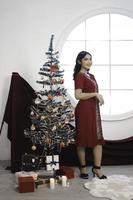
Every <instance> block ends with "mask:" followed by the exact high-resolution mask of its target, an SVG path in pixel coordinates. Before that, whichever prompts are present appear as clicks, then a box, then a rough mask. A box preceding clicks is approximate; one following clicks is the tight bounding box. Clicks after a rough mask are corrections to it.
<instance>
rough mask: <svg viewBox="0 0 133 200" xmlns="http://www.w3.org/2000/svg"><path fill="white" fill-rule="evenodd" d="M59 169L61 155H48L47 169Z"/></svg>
mask: <svg viewBox="0 0 133 200" xmlns="http://www.w3.org/2000/svg"><path fill="white" fill-rule="evenodd" d="M57 169H59V155H51V156H46V170H57Z"/></svg>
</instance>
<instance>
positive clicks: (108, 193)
mask: <svg viewBox="0 0 133 200" xmlns="http://www.w3.org/2000/svg"><path fill="white" fill-rule="evenodd" d="M84 187H85V188H86V189H88V190H89V192H90V194H91V195H93V196H95V197H104V198H107V199H111V200H133V177H127V176H124V175H111V176H108V178H107V179H101V180H100V179H98V178H93V179H92V180H91V181H88V182H86V183H85V184H84Z"/></svg>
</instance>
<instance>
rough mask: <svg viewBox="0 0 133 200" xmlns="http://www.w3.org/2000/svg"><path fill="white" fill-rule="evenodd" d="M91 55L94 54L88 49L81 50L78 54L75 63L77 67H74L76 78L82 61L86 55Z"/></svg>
mask: <svg viewBox="0 0 133 200" xmlns="http://www.w3.org/2000/svg"><path fill="white" fill-rule="evenodd" d="M87 54H88V55H90V56H92V55H91V54H90V53H89V52H87V51H81V52H80V53H79V54H78V55H77V58H76V64H75V67H74V73H73V79H74V78H75V76H76V74H77V73H78V72H79V71H80V69H81V63H80V62H81V61H82V59H83V58H84V57H85V56H86V55H87Z"/></svg>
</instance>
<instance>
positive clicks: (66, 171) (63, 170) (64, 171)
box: [57, 166, 75, 179]
mask: <svg viewBox="0 0 133 200" xmlns="http://www.w3.org/2000/svg"><path fill="white" fill-rule="evenodd" d="M57 173H58V175H66V176H67V178H68V179H71V178H74V177H75V171H74V169H73V168H72V167H68V166H60V169H59V170H58V172H57Z"/></svg>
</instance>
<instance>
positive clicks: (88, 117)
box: [74, 72, 105, 147]
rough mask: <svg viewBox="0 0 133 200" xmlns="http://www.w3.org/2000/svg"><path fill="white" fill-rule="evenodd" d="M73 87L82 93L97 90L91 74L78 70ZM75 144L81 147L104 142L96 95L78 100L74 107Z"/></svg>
mask: <svg viewBox="0 0 133 200" xmlns="http://www.w3.org/2000/svg"><path fill="white" fill-rule="evenodd" d="M74 81H75V89H82V92H84V93H93V92H97V91H98V85H97V82H96V80H95V77H94V76H93V75H92V74H88V75H87V74H84V73H81V72H79V73H78V74H77V75H76V77H75V80H74ZM75 123H76V144H77V145H78V146H81V147H94V146H96V145H97V144H104V143H105V141H104V138H103V135H102V126H101V117H100V109H99V103H98V100H97V99H96V97H92V98H89V99H86V100H79V102H78V104H77V106H76V108H75Z"/></svg>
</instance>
